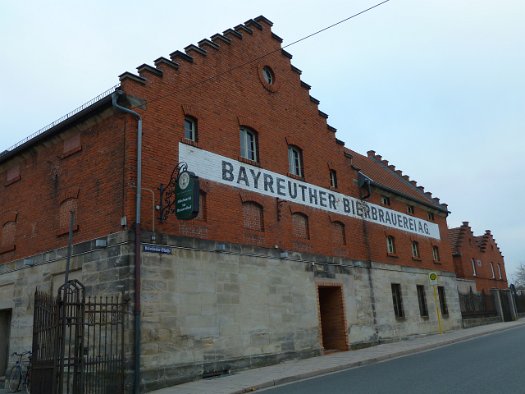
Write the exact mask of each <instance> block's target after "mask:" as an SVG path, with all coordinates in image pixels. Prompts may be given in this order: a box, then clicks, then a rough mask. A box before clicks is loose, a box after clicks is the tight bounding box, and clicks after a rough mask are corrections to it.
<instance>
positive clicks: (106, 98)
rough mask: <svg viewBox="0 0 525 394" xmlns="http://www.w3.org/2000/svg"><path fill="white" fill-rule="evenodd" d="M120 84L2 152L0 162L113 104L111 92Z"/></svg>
mask: <svg viewBox="0 0 525 394" xmlns="http://www.w3.org/2000/svg"><path fill="white" fill-rule="evenodd" d="M117 87H118V85H115V86H113V87H112V88H110V89H108V90H106V91H105V92H103V93H101V94H99V95H98V96H97V97H95V98H93V99H91V100H90V101H88V102H87V103H85V104H83V105H81V106H80V107H78V108H76V109H74V110H73V111H71V112H70V113H68V114H67V115H64V116H62V117H61V118H60V119H57V120H55V121H54V122H53V123H50V124H49V125H47V126H45V127H43V128H41V129H40V130H38V131H37V132H35V133H33V134H31V135H30V136H29V137H26V138H24V139H23V140H22V141H20V142H18V143H17V144H15V145H14V146H12V147H10V148H8V149H6V150H5V151H3V152H0V163H3V162H5V161H7V160H9V159H10V158H12V157H13V156H16V155H17V154H18V153H19V152H22V151H23V150H25V149H27V148H29V147H31V146H33V145H36V144H38V143H39V142H41V141H43V140H45V139H47V138H50V137H52V136H54V135H56V134H58V133H60V132H61V131H62V130H64V129H65V128H67V127H70V126H71V125H73V124H75V123H77V122H79V121H81V120H82V119H85V118H86V117H88V116H90V115H92V114H93V113H95V112H97V111H99V110H100V109H102V108H104V107H106V106H110V105H111V94H112V93H113V92H114V91H115V89H116V88H117Z"/></svg>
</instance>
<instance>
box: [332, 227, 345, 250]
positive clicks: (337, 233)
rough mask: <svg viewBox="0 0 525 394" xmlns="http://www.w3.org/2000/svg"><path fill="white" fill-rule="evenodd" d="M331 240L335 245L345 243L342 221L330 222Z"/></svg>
mask: <svg viewBox="0 0 525 394" xmlns="http://www.w3.org/2000/svg"><path fill="white" fill-rule="evenodd" d="M332 240H333V241H334V244H335V245H346V236H345V225H344V224H343V223H341V222H333V223H332Z"/></svg>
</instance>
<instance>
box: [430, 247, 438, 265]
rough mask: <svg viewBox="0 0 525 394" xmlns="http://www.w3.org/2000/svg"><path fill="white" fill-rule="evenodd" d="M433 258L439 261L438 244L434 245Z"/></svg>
mask: <svg viewBox="0 0 525 394" xmlns="http://www.w3.org/2000/svg"><path fill="white" fill-rule="evenodd" d="M432 258H433V259H434V261H435V262H438V261H439V248H438V247H437V246H432Z"/></svg>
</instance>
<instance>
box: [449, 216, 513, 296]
mask: <svg viewBox="0 0 525 394" xmlns="http://www.w3.org/2000/svg"><path fill="white" fill-rule="evenodd" d="M449 240H450V244H451V245H452V251H453V259H454V267H455V270H456V275H457V277H458V278H462V279H469V280H473V281H475V283H476V291H482V290H483V291H485V292H488V291H489V290H490V289H507V288H508V282H507V274H506V271H505V261H504V259H503V254H502V253H501V251H500V249H499V247H498V244H497V243H496V240H495V239H494V237H493V235H492V233H491V231H490V230H487V231H485V233H484V234H483V235H480V236H475V235H474V233H473V232H472V229H471V227H470V225H469V223H468V222H463V224H462V225H461V226H460V227H456V228H451V229H450V230H449Z"/></svg>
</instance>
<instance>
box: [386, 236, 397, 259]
mask: <svg viewBox="0 0 525 394" xmlns="http://www.w3.org/2000/svg"><path fill="white" fill-rule="evenodd" d="M386 252H387V253H388V254H392V255H395V254H396V240H395V238H394V237H392V236H391V235H389V236H387V237H386Z"/></svg>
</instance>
